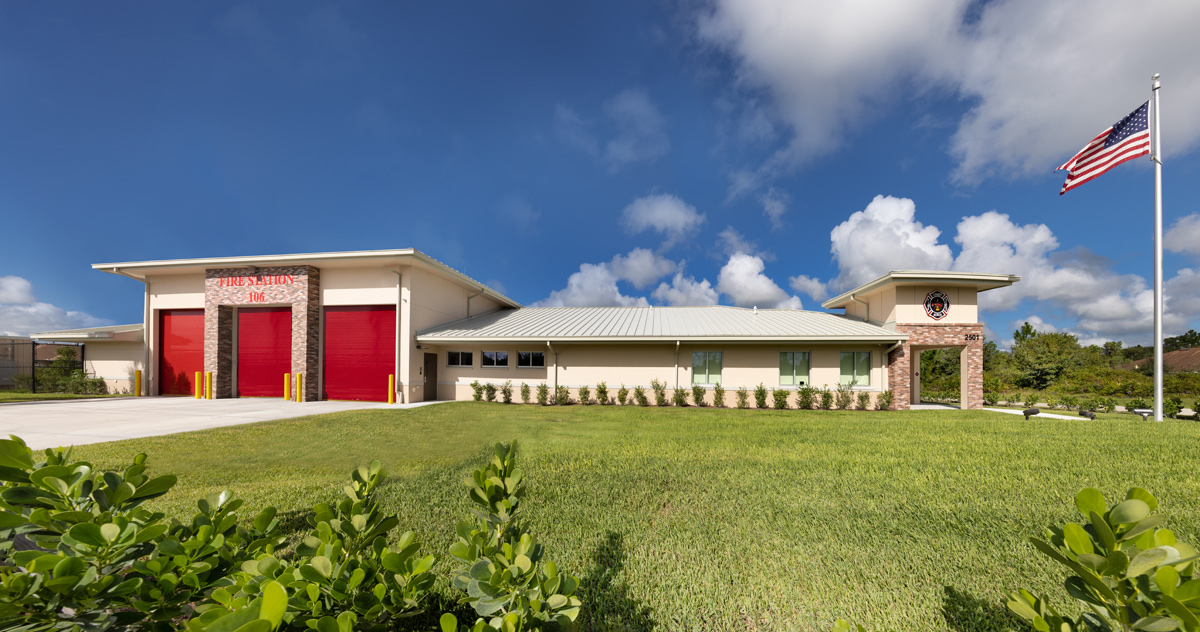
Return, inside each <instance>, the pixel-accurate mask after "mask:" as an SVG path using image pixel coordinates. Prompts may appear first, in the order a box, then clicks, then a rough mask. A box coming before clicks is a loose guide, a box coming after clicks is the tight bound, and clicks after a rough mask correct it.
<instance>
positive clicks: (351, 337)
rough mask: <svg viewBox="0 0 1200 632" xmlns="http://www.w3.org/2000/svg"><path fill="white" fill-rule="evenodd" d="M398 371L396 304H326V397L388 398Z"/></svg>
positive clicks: (375, 399) (382, 400)
mask: <svg viewBox="0 0 1200 632" xmlns="http://www.w3.org/2000/svg"><path fill="white" fill-rule="evenodd" d="M395 372H396V306H395V305H352V306H339V307H326V308H325V369H324V375H325V398H326V399H354V400H360V401H368V402H386V401H387V389H388V376H389V375H391V374H392V373H395Z"/></svg>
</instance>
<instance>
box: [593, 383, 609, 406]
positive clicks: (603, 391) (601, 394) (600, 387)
mask: <svg viewBox="0 0 1200 632" xmlns="http://www.w3.org/2000/svg"><path fill="white" fill-rule="evenodd" d="M596 400H597V401H599V402H600V405H601V406H607V405H609V404H611V403H612V400H610V399H609V398H608V383H606V382H601V383H599V384H597V385H596Z"/></svg>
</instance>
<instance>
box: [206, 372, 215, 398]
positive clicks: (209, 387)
mask: <svg viewBox="0 0 1200 632" xmlns="http://www.w3.org/2000/svg"><path fill="white" fill-rule="evenodd" d="M204 396H205V397H206V398H208V399H212V398H213V396H212V371H208V372H207V373H205V374H204Z"/></svg>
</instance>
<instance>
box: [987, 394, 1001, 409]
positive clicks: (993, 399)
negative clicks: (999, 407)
mask: <svg viewBox="0 0 1200 632" xmlns="http://www.w3.org/2000/svg"><path fill="white" fill-rule="evenodd" d="M983 403H985V404H987V405H988V406H995V405H996V404H999V403H1000V395H999V394H998V393H993V392H990V391H989V392H986V393H984V394H983Z"/></svg>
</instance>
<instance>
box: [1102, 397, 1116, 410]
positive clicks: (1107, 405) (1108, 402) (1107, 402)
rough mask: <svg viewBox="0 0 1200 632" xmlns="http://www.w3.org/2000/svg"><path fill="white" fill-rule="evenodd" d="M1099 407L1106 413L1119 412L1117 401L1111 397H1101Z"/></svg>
mask: <svg viewBox="0 0 1200 632" xmlns="http://www.w3.org/2000/svg"><path fill="white" fill-rule="evenodd" d="M1099 406H1100V407H1101V408H1103V409H1104V412H1106V413H1115V412H1117V400H1115V399H1113V398H1111V397H1101V398H1100V399H1099Z"/></svg>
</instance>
